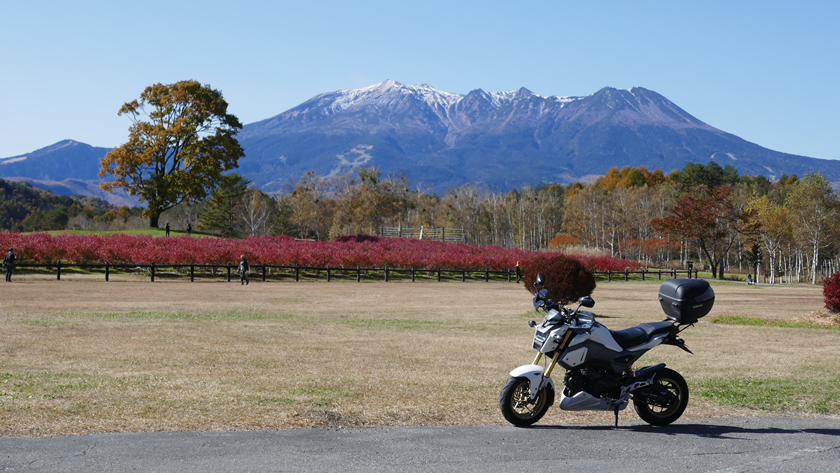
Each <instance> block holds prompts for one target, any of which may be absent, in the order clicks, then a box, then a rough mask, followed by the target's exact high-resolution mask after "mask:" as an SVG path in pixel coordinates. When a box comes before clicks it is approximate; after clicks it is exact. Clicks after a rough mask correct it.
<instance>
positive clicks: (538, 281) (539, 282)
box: [534, 273, 545, 286]
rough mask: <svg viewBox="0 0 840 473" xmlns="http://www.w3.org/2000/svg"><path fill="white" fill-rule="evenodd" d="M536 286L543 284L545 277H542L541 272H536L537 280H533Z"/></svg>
mask: <svg viewBox="0 0 840 473" xmlns="http://www.w3.org/2000/svg"><path fill="white" fill-rule="evenodd" d="M534 284H536V285H537V286H544V285H545V278H543V275H542V273H537V280H536V281H535V282H534Z"/></svg>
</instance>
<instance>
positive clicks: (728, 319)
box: [712, 315, 840, 330]
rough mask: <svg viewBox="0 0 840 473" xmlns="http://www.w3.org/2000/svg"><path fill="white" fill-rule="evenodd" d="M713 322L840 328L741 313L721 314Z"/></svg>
mask: <svg viewBox="0 0 840 473" xmlns="http://www.w3.org/2000/svg"><path fill="white" fill-rule="evenodd" d="M712 323H713V324H723V325H754V326H759V327H784V328H820V329H828V330H840V326H830V325H820V324H811V323H808V322H798V321H794V320H772V319H762V318H758V317H742V316H740V315H720V316H718V317H715V318H714V319H712Z"/></svg>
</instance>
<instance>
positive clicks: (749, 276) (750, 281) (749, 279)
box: [747, 273, 752, 286]
mask: <svg viewBox="0 0 840 473" xmlns="http://www.w3.org/2000/svg"><path fill="white" fill-rule="evenodd" d="M751 284H752V273H749V274H747V286H749V285H751Z"/></svg>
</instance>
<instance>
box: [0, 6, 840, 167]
mask: <svg viewBox="0 0 840 473" xmlns="http://www.w3.org/2000/svg"><path fill="white" fill-rule="evenodd" d="M0 7H2V10H0V11H2V16H0V42H2V43H0V44H2V47H0V71H1V72H0V157H8V156H14V155H18V154H24V153H28V152H30V151H34V150H36V149H38V148H42V147H44V146H48V145H50V144H53V143H55V142H57V141H60V140H62V139H74V140H77V141H81V142H84V143H88V144H91V145H94V146H104V147H111V146H116V145H119V144H121V143H123V142H125V140H126V138H127V132H128V127H129V125H130V122H129V120H128V118H127V117H120V116H117V110H118V109H119V108H120V106H121V105H122V104H123V103H124V102H128V101H130V100H133V99H135V98H137V97H138V96H139V95H140V93H141V92H142V91H143V89H144V88H145V87H146V86H148V85H151V84H153V83H157V82H162V83H171V82H176V81H178V80H183V79H196V80H199V81H201V82H202V83H206V84H210V85H211V86H212V87H213V88H216V89H220V90H221V91H222V92H223V94H224V96H225V99H226V100H227V101H228V103H229V104H230V109H229V110H230V111H231V112H232V113H233V114H235V115H237V116H238V117H239V119H240V120H241V121H242V122H243V123H252V122H255V121H258V120H262V119H265V118H269V117H271V116H274V115H277V114H278V113H281V112H283V111H285V110H288V109H289V108H292V107H294V106H295V105H298V104H300V103H301V102H304V101H305V100H307V99H309V98H311V97H313V96H315V95H317V94H320V93H323V92H330V91H334V90H339V89H354V88H359V87H365V86H368V85H371V84H374V83H377V82H381V81H383V80H385V79H394V80H396V81H399V82H401V83H403V84H428V85H430V86H432V87H435V88H437V89H440V90H444V91H446V92H453V93H461V94H466V93H467V92H469V91H470V90H473V89H478V88H481V89H484V90H486V91H490V92H498V91H506V90H514V89H518V88H520V87H527V88H528V89H530V90H531V91H533V92H534V93H537V94H540V95H561V96H566V95H574V96H580V95H590V94H592V93H594V92H595V91H597V90H598V89H600V88H602V87H604V86H612V87H618V88H630V87H634V86H641V87H645V88H648V89H651V90H654V91H656V92H659V93H660V94H662V95H664V96H665V97H667V98H668V99H670V100H672V101H673V102H675V103H676V104H677V105H679V106H680V107H682V108H683V109H685V110H686V111H687V112H689V113H690V114H692V115H694V116H695V117H697V118H699V119H700V120H702V121H704V122H706V123H708V124H710V125H712V126H714V127H717V128H719V129H721V130H724V131H727V132H730V133H734V134H736V135H738V136H740V137H742V138H744V139H746V140H748V141H752V142H754V143H757V144H759V145H761V146H764V147H767V148H770V149H773V150H777V151H782V152H786V153H792V154H800V155H805V156H811V157H816V158H824V159H840V139H838V137H837V136H836V135H837V132H838V131H840V93H838V85H840V84H838V78H840V73H839V72H840V71H838V68H840V61H838V58H840V27H838V24H839V23H840V2H832V1H807V0H806V1H800V2H775V1H732V0H729V1H720V2H719V1H708V0H707V1H704V2H674V1H661V2H660V1H636V2H627V1H624V2H610V1H600V2H582V1H574V2H564V1H554V2H548V1H526V0H520V1H517V2H496V1H489V0H485V1H481V2H478V1H461V2H459V1H456V0H450V1H446V2H444V1H437V0H425V1H419V2H398V1H387V2H386V1H365V0H357V1H354V2H347V1H345V2H338V1H317V0H310V1H307V2H304V1H294V2H285V1H273V2H271V1H264V2H261V1H248V0H244V1H239V2H219V1H202V2H197V1H186V2H178V1H175V0H172V1H145V2H114V1H108V2H100V1H82V2H64V1H61V2H59V1H30V2H26V1H18V0H0Z"/></svg>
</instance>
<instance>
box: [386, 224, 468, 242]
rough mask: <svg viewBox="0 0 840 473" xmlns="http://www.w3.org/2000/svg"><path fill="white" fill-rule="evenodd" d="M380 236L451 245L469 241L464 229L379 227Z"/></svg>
mask: <svg viewBox="0 0 840 473" xmlns="http://www.w3.org/2000/svg"><path fill="white" fill-rule="evenodd" d="M379 236H381V237H388V238H414V239H418V240H436V241H445V242H449V243H464V242H466V241H467V236H466V232H465V231H464V229H463V228H444V227H435V228H424V227H420V228H408V227H402V226H397V227H386V226H381V227H379Z"/></svg>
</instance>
